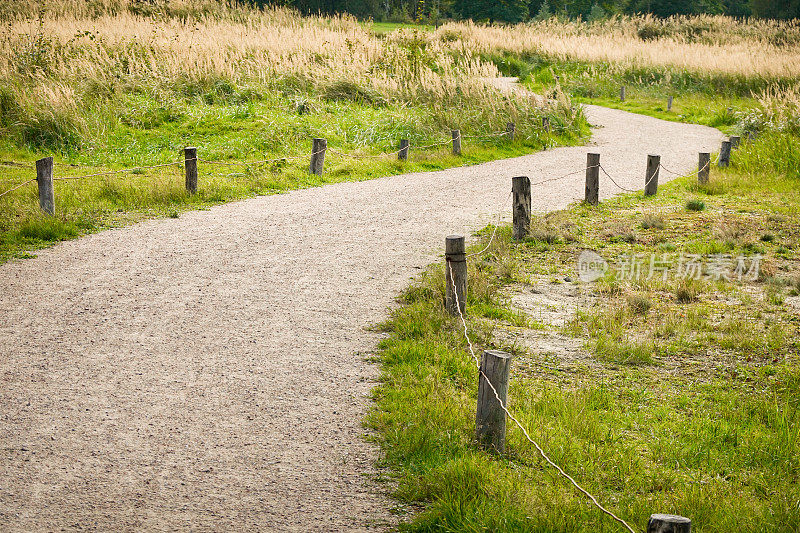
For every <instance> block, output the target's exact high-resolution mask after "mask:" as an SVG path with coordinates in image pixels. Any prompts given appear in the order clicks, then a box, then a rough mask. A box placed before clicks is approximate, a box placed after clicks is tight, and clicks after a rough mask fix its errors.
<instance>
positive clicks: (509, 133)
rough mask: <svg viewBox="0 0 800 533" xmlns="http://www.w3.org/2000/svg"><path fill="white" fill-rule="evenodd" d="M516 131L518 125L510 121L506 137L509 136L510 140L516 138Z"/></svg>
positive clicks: (507, 125)
mask: <svg viewBox="0 0 800 533" xmlns="http://www.w3.org/2000/svg"><path fill="white" fill-rule="evenodd" d="M516 131H517V126H516V125H515V124H514V123H513V122H509V123H508V124H506V138H508V140H509V141H513V140H514V134H515V133H516Z"/></svg>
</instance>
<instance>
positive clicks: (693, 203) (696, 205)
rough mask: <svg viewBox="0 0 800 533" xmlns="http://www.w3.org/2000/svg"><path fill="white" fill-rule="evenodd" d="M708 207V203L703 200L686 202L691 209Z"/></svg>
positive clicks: (700, 209)
mask: <svg viewBox="0 0 800 533" xmlns="http://www.w3.org/2000/svg"><path fill="white" fill-rule="evenodd" d="M705 208H706V204H705V203H704V202H703V201H702V200H689V201H688V202H686V209H688V210H689V211H702V210H703V209H705Z"/></svg>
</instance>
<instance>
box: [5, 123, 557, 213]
mask: <svg viewBox="0 0 800 533" xmlns="http://www.w3.org/2000/svg"><path fill="white" fill-rule="evenodd" d="M545 123H546V122H543V124H545ZM514 132H515V126H514V124H513V123H510V122H509V123H508V126H507V128H506V130H503V131H498V132H494V133H489V134H485V135H469V136H466V135H462V134H461V131H460V130H452V131H451V138H450V139H447V140H444V141H441V142H436V143H432V144H427V145H421V146H416V145H412V144H411V143H410V142H409V141H408V140H407V139H402V140H401V141H400V148H399V149H398V150H393V151H389V152H382V153H379V154H364V155H360V154H348V153H346V152H342V151H339V150H336V149H333V148H329V147H328V145H327V141H326V140H325V139H314V148H312V151H311V153H310V154H309V155H296V156H284V157H275V158H270V159H257V160H238V161H218V160H212V159H204V158H201V157H198V156H197V155H196V151H197V149H196V148H186V149H185V150H184V155H185V157H184V159H183V161H174V162H170V163H163V164H158V165H149V166H145V165H140V166H135V167H130V168H123V169H119V170H109V171H103V172H95V173H91V174H84V175H80V176H59V177H54V176H53V173H52V166H53V163H52V157H50V158H44V159H41V160H39V161H37V163H36V165H35V166H33V167H32V166H29V165H25V164H22V163H16V162H13V161H0V164H1V165H6V166H13V167H20V168H30V169H37V177H36V178H35V179H29V180H26V181H23V182H21V183H18V184H16V185H14V186H12V187H11V188H9V189H7V190H5V191H2V192H0V198H2V197H3V196H6V195H7V194H10V193H12V192H14V191H16V190H17V189H20V188H22V187H24V186H25V185H28V184H30V183H33V182H39V183H40V191H39V193H40V197H41V194H42V190H41V189H42V183H43V182H49V184H50V185H49V189H52V182H54V181H67V180H82V179H87V178H95V177H102V176H113V175H118V174H127V173H131V172H138V171H143V170H153V169H159V168H166V167H173V166H181V165H184V166H185V167H186V174H187V176H186V178H187V179H186V188H187V190H188V191H189V192H190V193H195V192H196V187H197V186H196V180H197V163H203V164H205V165H219V166H244V167H248V166H254V165H263V164H270V163H281V162H287V161H296V160H299V159H306V158H309V157H310V159H311V165H310V169H309V172H310V173H311V174H318V175H319V174H321V173H322V170H323V162H324V157H325V154H326V152H330V153H331V154H332V155H335V156H339V157H345V158H349V159H355V160H362V159H381V158H387V157H392V156H396V157H398V158H399V159H401V160H407V159H408V154H409V151H410V150H411V149H412V148H413V149H414V150H429V149H431V148H437V147H440V146H444V145H446V144H451V143H452V145H453V154H454V155H461V140H462V139H464V138H471V139H476V140H485V139H492V138H498V137H502V136H505V137H507V138H509V139H510V140H513V138H514ZM545 132H546V133H549V129H547V128H545ZM190 154H192V155H190ZM70 166H74V165H70ZM40 167H43V168H44V170H45V171H44V172H39V169H40ZM48 167H49V172H48V171H47V168H48ZM234 175H237V174H236V173H231V174H227V176H234ZM44 188H45V189H48V186H47V185H46V184H45V186H44ZM40 200H41V198H40ZM53 200H54V199H53ZM45 203H46V202H45ZM40 204H42V202H41V201H40ZM42 207H43V209H44V210H45V211H46V212H48V213H49V214H53V211H54V208H55V206H54V205H53V209H52V210H50V209H45V207H44V205H43V206H42Z"/></svg>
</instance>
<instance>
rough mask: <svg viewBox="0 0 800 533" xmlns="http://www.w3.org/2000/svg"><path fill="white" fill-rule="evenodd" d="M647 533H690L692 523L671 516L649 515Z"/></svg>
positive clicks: (686, 519) (680, 517)
mask: <svg viewBox="0 0 800 533" xmlns="http://www.w3.org/2000/svg"><path fill="white" fill-rule="evenodd" d="M647 533H692V521H691V520H689V519H688V518H684V517H682V516H677V515H672V514H654V515H650V520H649V521H648V522H647Z"/></svg>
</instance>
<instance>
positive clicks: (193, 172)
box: [183, 147, 197, 194]
mask: <svg viewBox="0 0 800 533" xmlns="http://www.w3.org/2000/svg"><path fill="white" fill-rule="evenodd" d="M183 168H184V170H185V171H186V190H187V191H188V192H189V194H194V193H196V192H197V148H193V147H187V148H184V149H183Z"/></svg>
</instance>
